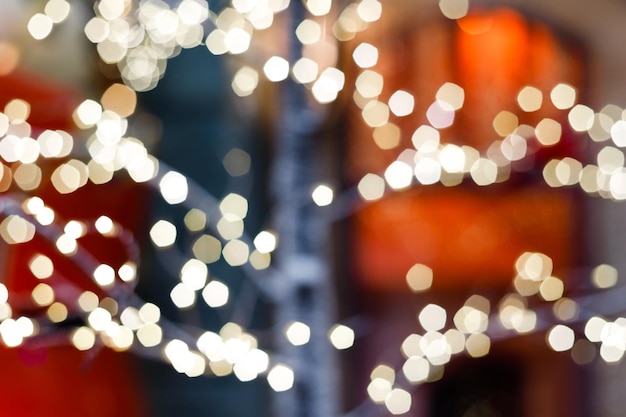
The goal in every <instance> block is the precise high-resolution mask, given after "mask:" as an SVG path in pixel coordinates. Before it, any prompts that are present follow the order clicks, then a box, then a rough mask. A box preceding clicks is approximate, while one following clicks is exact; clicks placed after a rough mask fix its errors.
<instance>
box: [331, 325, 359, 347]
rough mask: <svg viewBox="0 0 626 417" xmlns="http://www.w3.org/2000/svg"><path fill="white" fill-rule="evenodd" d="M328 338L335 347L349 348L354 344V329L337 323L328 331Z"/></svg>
mask: <svg viewBox="0 0 626 417" xmlns="http://www.w3.org/2000/svg"><path fill="white" fill-rule="evenodd" d="M328 339H329V340H330V343H332V345H333V346H334V347H335V349H339V350H343V349H348V348H350V347H352V345H353V344H354V330H352V329H351V328H349V327H348V326H345V325H343V324H336V325H334V326H333V327H332V328H331V329H330V331H329V332H328Z"/></svg>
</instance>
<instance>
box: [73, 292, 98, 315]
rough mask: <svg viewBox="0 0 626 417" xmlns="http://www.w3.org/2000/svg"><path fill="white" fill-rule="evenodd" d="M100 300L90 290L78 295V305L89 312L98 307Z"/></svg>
mask: <svg viewBox="0 0 626 417" xmlns="http://www.w3.org/2000/svg"><path fill="white" fill-rule="evenodd" d="M99 304H100V300H99V299H98V296H97V295H96V294H94V293H93V292H91V291H85V292H83V293H82V294H81V295H80V296H79V297H78V306H79V307H80V308H81V310H83V311H84V312H85V313H90V312H92V311H94V310H95V309H96V308H98V305H99Z"/></svg>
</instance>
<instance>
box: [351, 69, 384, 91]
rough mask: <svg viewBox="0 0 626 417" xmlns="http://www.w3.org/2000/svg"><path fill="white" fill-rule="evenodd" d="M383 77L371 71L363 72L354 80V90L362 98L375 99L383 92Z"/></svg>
mask: <svg viewBox="0 0 626 417" xmlns="http://www.w3.org/2000/svg"><path fill="white" fill-rule="evenodd" d="M383 82H384V81H383V76H382V75H380V74H379V73H377V72H375V71H372V70H365V71H363V72H362V73H361V74H360V75H359V76H358V77H357V79H356V90H357V92H358V93H359V94H360V95H361V96H362V97H364V98H375V97H378V96H379V95H380V93H382V91H383Z"/></svg>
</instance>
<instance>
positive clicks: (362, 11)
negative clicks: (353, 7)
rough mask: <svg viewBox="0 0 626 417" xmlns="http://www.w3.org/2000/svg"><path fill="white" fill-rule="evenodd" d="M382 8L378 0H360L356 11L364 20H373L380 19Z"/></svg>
mask: <svg viewBox="0 0 626 417" xmlns="http://www.w3.org/2000/svg"><path fill="white" fill-rule="evenodd" d="M382 8H383V6H382V4H381V3H380V2H379V1H378V0H361V1H360V2H359V5H358V6H357V13H358V16H359V17H360V18H361V19H362V20H363V21H364V22H375V21H377V20H378V19H380V16H381V14H382Z"/></svg>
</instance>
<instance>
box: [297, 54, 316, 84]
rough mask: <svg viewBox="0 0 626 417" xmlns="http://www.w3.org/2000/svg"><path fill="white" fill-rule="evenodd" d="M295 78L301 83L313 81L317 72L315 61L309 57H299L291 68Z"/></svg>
mask: <svg viewBox="0 0 626 417" xmlns="http://www.w3.org/2000/svg"><path fill="white" fill-rule="evenodd" d="M291 71H292V73H293V77H294V78H295V80H296V81H297V82H299V83H301V84H308V83H312V82H313V81H315V79H316V78H317V75H318V72H319V66H318V65H317V62H315V61H314V60H312V59H310V58H306V57H305V58H300V59H299V60H297V61H296V63H295V64H294V65H293V68H292V69H291Z"/></svg>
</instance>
